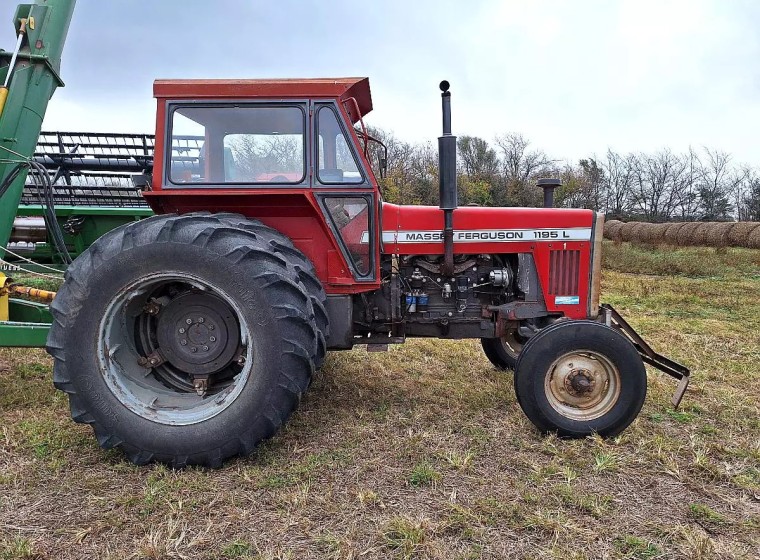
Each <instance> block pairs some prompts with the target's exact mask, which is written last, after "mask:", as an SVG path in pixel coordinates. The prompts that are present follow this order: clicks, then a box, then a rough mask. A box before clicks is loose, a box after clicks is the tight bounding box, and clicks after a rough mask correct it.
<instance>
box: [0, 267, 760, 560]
mask: <svg viewBox="0 0 760 560" xmlns="http://www.w3.org/2000/svg"><path fill="white" fill-rule="evenodd" d="M752 258H756V257H752ZM755 262H756V261H755ZM758 271H760V267H758V268H756V269H755V272H754V273H752V272H749V273H747V272H742V271H735V270H731V269H723V270H717V271H715V272H714V274H716V275H714V276H708V277H685V276H647V275H639V274H626V273H621V272H614V271H606V272H605V277H604V284H603V294H604V296H603V299H604V300H605V301H607V302H609V303H612V304H613V305H615V306H616V307H617V308H618V310H619V311H621V312H622V313H623V314H624V315H625V316H626V317H627V318H629V319H630V322H631V323H632V324H633V325H634V326H635V327H636V328H637V329H639V331H640V332H641V333H642V334H643V335H644V336H645V337H646V338H647V339H649V340H650V341H651V342H652V343H653V344H654V346H655V347H656V348H658V349H660V350H661V351H663V352H664V353H666V354H669V355H671V356H672V357H673V358H674V359H676V360H680V361H683V362H684V363H686V364H688V365H689V366H691V367H692V369H693V371H694V376H693V381H692V386H691V388H690V390H689V391H688V393H687V394H686V397H685V398H684V402H683V405H682V408H681V409H680V410H678V411H674V410H673V409H672V408H671V407H670V405H669V399H670V396H671V394H672V392H673V390H674V389H675V385H676V384H675V381H674V380H672V379H670V378H668V377H666V376H664V375H663V374H660V373H656V372H654V371H650V388H649V395H648V397H647V401H646V403H645V405H644V409H643V410H642V412H641V415H640V416H639V418H638V419H637V421H636V422H635V423H634V424H633V425H632V426H631V427H630V428H629V429H628V430H627V431H626V432H624V433H623V434H622V435H621V436H620V437H618V438H616V439H614V440H609V441H602V440H600V439H587V440H582V441H560V440H558V439H556V438H555V437H552V436H548V437H542V436H540V435H539V434H538V433H537V432H536V431H535V430H534V428H533V427H532V426H531V425H530V423H529V422H528V421H527V420H526V418H525V417H524V416H523V414H522V412H521V410H520V408H519V406H518V404H517V402H516V400H515V396H514V391H513V385H512V379H511V375H510V374H505V373H501V372H498V371H496V370H494V369H493V368H492V367H491V366H490V364H489V362H488V361H487V360H486V359H485V357H484V356H483V355H482V351H481V349H480V346H479V344H478V343H476V342H472V341H465V342H440V341H435V340H431V341H424V340H418V341H410V342H408V343H407V344H405V345H403V346H400V347H397V348H392V349H391V351H389V352H387V353H383V354H374V353H373V354H368V353H366V352H365V351H364V349H363V348H357V349H355V350H353V351H351V352H346V353H333V354H331V355H330V356H329V358H328V360H327V362H326V365H325V367H324V368H323V370H322V371H321V372H320V373H319V374H318V376H317V377H316V379H315V381H314V384H313V386H312V388H311V389H310V392H309V393H308V395H307V396H306V398H305V399H304V401H303V402H302V405H301V407H300V408H299V410H298V411H297V412H296V414H295V415H294V417H293V418H292V419H291V422H290V423H289V424H288V425H287V426H286V428H285V429H284V430H283V431H282V432H281V433H280V435H278V436H277V437H276V438H275V439H273V440H271V441H269V442H267V443H266V444H265V445H264V446H263V447H262V448H261V449H260V450H259V451H258V452H257V453H255V454H254V455H253V456H252V457H250V458H247V459H239V460H235V461H232V462H230V463H229V464H227V465H226V466H225V467H224V468H222V469H220V470H216V471H210V470H202V469H188V470H185V471H180V472H172V471H170V470H167V469H166V468H164V467H162V466H150V467H142V468H139V467H134V466H132V465H130V464H128V463H126V462H125V461H124V460H123V459H122V457H121V455H120V453H119V452H118V451H108V452H106V451H102V450H101V449H100V448H99V447H98V446H97V444H96V442H95V440H94V438H93V437H92V434H91V433H90V429H89V427H87V426H81V425H77V424H74V423H73V422H71V421H70V419H69V414H68V408H67V401H66V398H65V396H64V395H63V394H61V393H58V392H56V391H55V390H54V389H53V388H52V384H51V372H50V360H49V359H48V357H47V355H46V354H45V353H44V352H43V351H41V350H33V351H29V350H2V351H0V419H1V424H0V426H1V429H2V432H1V433H0V559H10V558H45V559H67V558H113V559H117V558H118V559H123V558H153V559H157V558H193V559H195V558H202V559H206V558H208V559H212V558H214V559H230V558H267V559H268V558H292V559H308V558H368V559H371V558H388V557H391V558H441V559H443V558H446V559H452V558H462V559H464V558H473V559H474V558H507V557H508V558H563V559H566V558H578V559H582V558H639V559H653V558H690V559H695V560H696V559H701V558H760V552H759V551H760V415H759V414H758V412H760V383H758V381H760V369H759V368H758V364H760V319H759V318H758V317H760V304H759V303H758V302H759V301H760V272H758Z"/></svg>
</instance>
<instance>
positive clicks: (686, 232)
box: [676, 222, 702, 247]
mask: <svg viewBox="0 0 760 560" xmlns="http://www.w3.org/2000/svg"><path fill="white" fill-rule="evenodd" d="M701 225H702V224H701V223H700V222H687V223H685V224H684V225H683V227H682V228H681V229H679V230H678V239H677V241H676V245H678V246H679V247H688V246H690V245H696V243H694V241H695V240H696V235H695V234H696V231H697V228H699V227H700V226H701Z"/></svg>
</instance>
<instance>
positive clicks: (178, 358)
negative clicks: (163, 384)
mask: <svg viewBox="0 0 760 560" xmlns="http://www.w3.org/2000/svg"><path fill="white" fill-rule="evenodd" d="M156 335H157V339H158V344H159V347H160V349H161V353H162V354H163V356H164V357H165V358H166V361H167V362H169V363H170V364H172V365H173V366H175V367H177V368H179V369H181V370H182V371H184V372H186V373H188V374H189V375H190V376H193V375H208V374H212V373H216V372H218V371H220V370H222V369H223V368H225V367H226V366H227V365H229V364H230V362H231V361H232V360H233V358H234V357H235V354H236V352H237V350H238V348H239V346H240V329H239V327H238V325H237V321H236V319H235V315H234V313H233V311H232V309H230V307H229V306H228V305H227V304H226V303H225V302H223V301H222V300H221V299H219V298H217V297H216V296H213V295H210V294H202V293H188V294H185V295H181V296H179V297H177V298H175V299H173V300H172V301H171V302H170V303H169V304H168V305H167V306H166V307H165V308H164V309H162V311H161V314H160V315H159V319H158V329H157V333H156Z"/></svg>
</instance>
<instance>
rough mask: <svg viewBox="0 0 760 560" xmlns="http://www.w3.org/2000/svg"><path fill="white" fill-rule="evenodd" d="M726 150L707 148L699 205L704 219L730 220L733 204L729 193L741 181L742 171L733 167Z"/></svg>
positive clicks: (700, 185) (701, 178) (700, 184)
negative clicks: (737, 170)
mask: <svg viewBox="0 0 760 560" xmlns="http://www.w3.org/2000/svg"><path fill="white" fill-rule="evenodd" d="M730 163H731V156H730V155H729V154H728V153H726V152H721V151H718V150H711V149H709V148H705V161H704V163H703V165H702V174H701V177H700V183H699V207H700V210H701V211H702V216H701V218H702V219H703V220H708V221H715V220H730V219H731V211H732V210H733V206H732V205H731V203H730V202H729V193H731V192H733V191H734V188H735V187H736V186H737V185H738V184H740V183H741V180H742V179H741V173H740V172H739V173H737V172H736V171H735V170H734V169H732V167H731V165H730Z"/></svg>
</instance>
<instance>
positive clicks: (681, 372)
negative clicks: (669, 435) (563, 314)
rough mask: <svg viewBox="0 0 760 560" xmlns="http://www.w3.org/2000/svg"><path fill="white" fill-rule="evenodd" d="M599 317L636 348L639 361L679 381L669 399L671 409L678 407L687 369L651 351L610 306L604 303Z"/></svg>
mask: <svg viewBox="0 0 760 560" xmlns="http://www.w3.org/2000/svg"><path fill="white" fill-rule="evenodd" d="M599 317H600V319H602V320H603V321H604V323H605V324H606V325H607V326H610V327H612V328H614V329H617V330H620V331H622V332H623V334H625V336H626V337H628V339H629V340H630V341H631V342H632V343H633V345H634V347H636V350H637V351H638V353H639V355H640V356H641V359H642V360H644V362H645V363H647V364H649V365H650V366H653V367H656V368H657V369H659V370H660V371H662V372H664V373H667V374H668V375H670V376H671V377H675V378H676V379H678V380H679V383H678V388H677V389H676V392H675V393H674V394H673V398H672V399H671V402H672V403H673V407H674V408H678V405H679V404H681V399H682V398H683V395H684V393H686V388H687V387H688V386H689V380H690V379H691V372H690V371H689V368H687V367H686V366H683V365H681V364H679V363H677V362H674V361H673V360H671V359H669V358H666V357H665V356H662V355H661V354H658V353H657V352H655V351H654V350H652V347H651V346H649V344H647V342H646V341H645V340H644V339H643V338H641V336H640V335H639V333H637V332H636V331H635V330H634V329H633V327H632V326H631V325H629V324H628V323H627V322H626V320H625V319H623V317H622V316H621V315H620V313H618V312H617V311H615V309H613V307H612V306H611V305H608V304H606V303H604V304H602V305H601V307H600V311H599Z"/></svg>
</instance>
